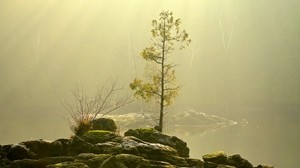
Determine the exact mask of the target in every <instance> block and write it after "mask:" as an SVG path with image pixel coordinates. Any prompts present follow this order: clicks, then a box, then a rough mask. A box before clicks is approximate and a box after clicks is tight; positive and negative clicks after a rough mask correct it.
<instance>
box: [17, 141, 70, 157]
mask: <svg viewBox="0 0 300 168" xmlns="http://www.w3.org/2000/svg"><path fill="white" fill-rule="evenodd" d="M20 144H22V145H24V146H26V148H27V149H29V150H30V158H34V159H39V158H44V157H53V156H61V155H63V154H64V153H63V151H64V149H63V145H62V143H61V142H60V141H53V142H50V141H45V140H42V139H40V140H32V141H25V142H21V143H20Z"/></svg>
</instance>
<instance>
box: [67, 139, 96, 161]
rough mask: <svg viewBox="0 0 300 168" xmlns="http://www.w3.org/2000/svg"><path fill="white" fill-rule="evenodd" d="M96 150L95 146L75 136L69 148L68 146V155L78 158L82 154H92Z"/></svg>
mask: <svg viewBox="0 0 300 168" xmlns="http://www.w3.org/2000/svg"><path fill="white" fill-rule="evenodd" d="M93 150H94V146H93V144H91V143H89V142H86V141H85V140H84V139H82V138H81V137H79V136H74V137H73V138H72V139H71V140H70V142H69V144H68V146H67V151H65V152H67V155H70V156H77V155H78V154H80V153H91V152H93Z"/></svg>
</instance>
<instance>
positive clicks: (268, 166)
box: [256, 165, 274, 168]
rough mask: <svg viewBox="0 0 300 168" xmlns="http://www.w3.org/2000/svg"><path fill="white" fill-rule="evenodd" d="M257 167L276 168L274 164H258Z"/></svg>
mask: <svg viewBox="0 0 300 168" xmlns="http://www.w3.org/2000/svg"><path fill="white" fill-rule="evenodd" d="M256 168H274V166H270V165H258V166H257V167H256Z"/></svg>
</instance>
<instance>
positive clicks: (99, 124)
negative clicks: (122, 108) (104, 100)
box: [91, 118, 117, 132]
mask: <svg viewBox="0 0 300 168" xmlns="http://www.w3.org/2000/svg"><path fill="white" fill-rule="evenodd" d="M91 130H106V131H111V132H116V130H117V126H116V124H115V122H114V120H112V119H109V118H98V119H95V120H93V121H92V128H91Z"/></svg>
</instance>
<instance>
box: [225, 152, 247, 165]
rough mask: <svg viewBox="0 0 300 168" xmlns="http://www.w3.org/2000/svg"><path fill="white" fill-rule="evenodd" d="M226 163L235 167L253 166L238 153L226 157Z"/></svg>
mask: <svg viewBox="0 0 300 168" xmlns="http://www.w3.org/2000/svg"><path fill="white" fill-rule="evenodd" d="M227 162H228V165H231V166H235V167H236V168H253V165H252V164H251V163H250V162H248V160H246V159H243V158H242V157H241V156H240V155H239V154H235V155H232V156H229V157H228V158H227Z"/></svg>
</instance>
